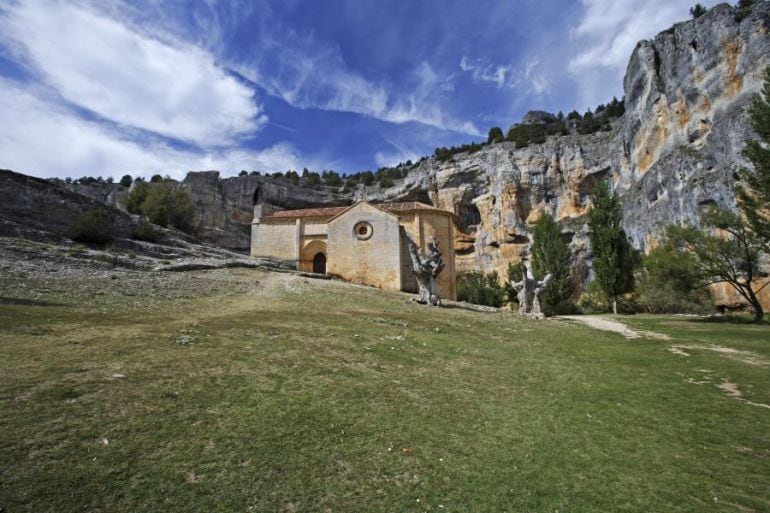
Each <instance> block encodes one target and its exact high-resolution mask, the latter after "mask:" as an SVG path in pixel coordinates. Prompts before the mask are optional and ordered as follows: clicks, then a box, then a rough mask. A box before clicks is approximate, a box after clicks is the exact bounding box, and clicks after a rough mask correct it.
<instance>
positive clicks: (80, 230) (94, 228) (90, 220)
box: [67, 208, 113, 244]
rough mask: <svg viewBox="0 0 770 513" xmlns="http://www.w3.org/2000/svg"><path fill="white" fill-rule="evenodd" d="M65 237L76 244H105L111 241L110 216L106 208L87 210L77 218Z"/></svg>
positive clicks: (111, 227)
mask: <svg viewBox="0 0 770 513" xmlns="http://www.w3.org/2000/svg"><path fill="white" fill-rule="evenodd" d="M67 235H68V236H69V238H70V239H72V240H74V241H76V242H83V243H87V244H107V243H108V242H112V240H113V225H112V216H111V215H110V213H109V212H108V211H107V209H106V208H97V209H94V210H89V211H87V212H84V213H82V214H80V215H79V216H77V217H76V218H75V221H73V223H72V225H70V227H69V231H68V232H67Z"/></svg>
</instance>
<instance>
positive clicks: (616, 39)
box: [568, 0, 717, 108]
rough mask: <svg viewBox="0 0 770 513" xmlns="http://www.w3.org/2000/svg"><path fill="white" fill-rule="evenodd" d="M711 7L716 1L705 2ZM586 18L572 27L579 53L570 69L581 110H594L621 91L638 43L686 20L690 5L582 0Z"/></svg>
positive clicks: (664, 0) (667, 0) (674, 0)
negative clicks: (628, 65)
mask: <svg viewBox="0 0 770 513" xmlns="http://www.w3.org/2000/svg"><path fill="white" fill-rule="evenodd" d="M701 3H703V4H705V5H706V6H712V5H714V4H716V3H717V2H716V0H710V1H703V2H701ZM582 4H583V9H584V12H583V16H582V18H581V19H580V22H579V23H578V24H577V25H576V26H575V27H573V28H572V31H571V38H572V40H573V48H575V49H576V52H575V53H574V54H573V55H572V56H571V57H570V59H569V64H568V70H569V72H570V74H571V75H572V76H573V77H574V78H575V80H576V81H577V83H578V88H579V91H578V95H579V100H580V102H581V103H582V107H583V108H586V107H594V106H595V105H597V104H598V103H603V102H605V101H606V100H608V99H609V98H610V97H612V96H613V95H614V94H618V92H619V91H620V90H622V80H623V74H624V73H625V69H626V65H627V64H628V60H629V58H630V57H631V53H632V52H633V50H634V47H635V46H636V43H637V42H638V41H639V40H641V39H645V38H649V37H653V36H654V35H656V34H657V33H658V32H660V31H661V30H664V29H666V28H668V27H670V26H671V25H672V24H674V23H676V22H679V21H684V20H685V19H687V13H688V9H689V7H691V6H692V5H693V2H692V1H691V0H582Z"/></svg>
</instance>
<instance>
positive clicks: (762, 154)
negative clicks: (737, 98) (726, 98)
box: [738, 66, 770, 252]
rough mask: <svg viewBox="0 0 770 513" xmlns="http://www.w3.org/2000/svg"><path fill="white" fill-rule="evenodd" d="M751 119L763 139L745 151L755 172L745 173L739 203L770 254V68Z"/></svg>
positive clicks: (752, 108) (753, 107) (756, 98)
mask: <svg viewBox="0 0 770 513" xmlns="http://www.w3.org/2000/svg"><path fill="white" fill-rule="evenodd" d="M749 116H750V117H749V120H750V123H751V128H753V129H754V131H755V132H756V133H757V135H758V136H759V140H756V139H750V140H749V141H748V142H747V143H746V147H745V148H744V149H743V156H744V157H746V159H747V160H748V161H749V162H751V167H752V168H753V169H752V170H748V169H744V170H743V172H742V173H741V178H742V179H743V181H744V183H745V185H744V186H743V187H739V188H738V200H739V204H740V207H741V211H742V212H743V214H744V215H745V216H746V221H747V223H748V225H749V228H750V229H751V231H753V232H754V234H755V235H756V236H757V237H758V238H760V239H761V240H762V241H764V244H765V251H767V252H770V66H768V67H767V68H765V83H764V85H763V87H762V92H761V93H760V94H758V95H757V96H756V97H755V98H754V101H753V102H752V104H751V107H750V108H749Z"/></svg>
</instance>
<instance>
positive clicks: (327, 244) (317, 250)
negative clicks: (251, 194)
mask: <svg viewBox="0 0 770 513" xmlns="http://www.w3.org/2000/svg"><path fill="white" fill-rule="evenodd" d="M454 226H455V216H454V214H452V213H451V212H447V211H445V210H440V209H437V208H435V207H432V206H430V205H426V204H423V203H419V202H408V203H385V204H381V205H373V204H371V203H368V202H365V201H360V202H358V203H355V204H354V205H352V206H349V207H331V208H315V209H303V210H282V211H277V212H271V211H270V209H269V208H266V206H265V205H263V204H257V205H256V206H255V207H254V221H253V222H252V231H251V256H254V257H257V256H259V257H265V256H269V257H272V258H277V259H280V260H284V261H288V262H293V263H296V265H297V268H298V269H299V270H301V271H307V272H321V273H325V274H330V275H333V276H337V277H340V278H342V279H344V280H348V281H352V282H354V283H362V284H366V285H371V286H373V287H379V288H382V289H388V290H403V291H406V292H417V282H416V280H415V278H414V275H413V273H412V263H411V260H410V258H409V253H408V250H407V243H408V240H411V241H413V242H414V243H415V244H416V245H417V247H419V248H422V249H423V250H425V249H426V248H427V245H428V241H430V240H431V238H435V239H436V241H438V243H439V247H440V249H441V252H442V256H443V259H444V262H445V264H446V267H445V269H444V270H443V272H442V273H441V274H440V275H439V277H438V291H439V295H440V296H441V297H442V298H445V299H452V300H454V299H456V297H457V289H456V285H455V265H454V260H455V255H454V240H455V235H454Z"/></svg>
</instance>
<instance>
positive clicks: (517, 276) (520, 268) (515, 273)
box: [504, 262, 524, 304]
mask: <svg viewBox="0 0 770 513" xmlns="http://www.w3.org/2000/svg"><path fill="white" fill-rule="evenodd" d="M505 276H506V281H505V286H504V288H505V295H506V297H507V299H508V302H509V303H517V304H518V302H519V298H518V297H517V296H516V289H514V288H513V285H511V283H512V282H518V281H521V279H522V278H523V277H524V265H522V263H521V262H517V263H515V264H514V263H513V262H508V268H507V269H506V271H505Z"/></svg>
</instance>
